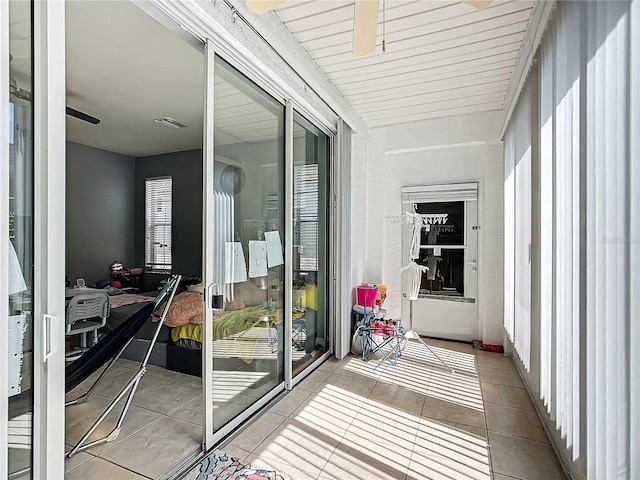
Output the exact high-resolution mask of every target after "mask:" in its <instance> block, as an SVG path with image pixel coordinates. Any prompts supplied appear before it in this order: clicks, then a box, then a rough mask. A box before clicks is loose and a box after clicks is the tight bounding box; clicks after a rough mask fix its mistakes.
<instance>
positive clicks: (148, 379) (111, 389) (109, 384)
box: [93, 368, 166, 398]
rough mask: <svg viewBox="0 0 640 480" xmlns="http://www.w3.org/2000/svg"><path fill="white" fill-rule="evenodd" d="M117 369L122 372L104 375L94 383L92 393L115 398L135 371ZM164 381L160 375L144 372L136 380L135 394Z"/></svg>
mask: <svg viewBox="0 0 640 480" xmlns="http://www.w3.org/2000/svg"><path fill="white" fill-rule="evenodd" d="M119 371H121V372H122V373H120V374H119V375H106V376H105V377H104V378H103V379H101V380H100V382H99V383H98V385H96V388H95V389H94V390H93V391H94V393H97V394H98V395H102V396H104V397H109V398H115V397H116V396H117V395H118V394H119V393H120V391H122V389H123V388H124V387H125V386H126V385H127V383H129V381H131V379H132V378H133V376H134V375H135V373H136V372H135V370H131V369H124V368H123V369H120V370H119ZM109 373H111V372H109ZM165 381H166V380H165V379H164V378H162V377H158V376H156V375H149V374H148V373H145V374H144V375H143V376H142V378H141V379H140V381H139V382H138V388H137V390H136V395H138V394H139V393H140V392H142V391H143V390H146V389H148V388H151V387H153V386H154V385H157V384H159V383H162V382H165ZM127 394H128V393H127Z"/></svg>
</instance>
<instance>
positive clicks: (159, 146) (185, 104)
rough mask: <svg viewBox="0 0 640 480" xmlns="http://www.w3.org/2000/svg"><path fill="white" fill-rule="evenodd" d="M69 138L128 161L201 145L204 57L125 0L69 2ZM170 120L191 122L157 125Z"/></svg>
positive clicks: (67, 3)
mask: <svg viewBox="0 0 640 480" xmlns="http://www.w3.org/2000/svg"><path fill="white" fill-rule="evenodd" d="M66 53H67V62H66V63H67V69H66V70H67V105H68V106H69V107H72V108H75V109H76V110H80V111H82V112H84V113H87V114H89V115H92V116H94V117H97V118H99V119H100V120H101V121H100V123H99V124H98V125H91V124H89V123H86V122H83V121H81V120H78V119H76V118H73V117H69V116H67V139H68V140H70V141H73V142H77V143H81V144H84V145H90V146H92V147H97V148H102V149H105V150H110V151H113V152H117V153H122V154H125V155H130V156H144V155H152V154H159V153H167V152H175V151H181V150H190V149H194V148H201V147H202V128H203V109H204V56H203V53H202V52H199V51H198V50H196V49H195V48H194V47H192V46H191V45H189V44H187V43H186V42H185V41H184V40H182V39H181V38H179V37H178V36H177V35H175V34H174V33H173V32H170V31H169V30H168V29H166V28H165V27H164V26H162V25H161V24H159V23H158V22H156V21H155V20H154V19H152V18H151V17H150V16H149V15H147V14H146V13H144V12H143V11H142V10H140V9H139V8H138V7H136V6H135V5H133V4H132V3H130V2H128V1H72V2H66ZM165 116H169V117H172V118H174V119H176V120H178V121H180V122H182V123H184V124H186V125H188V127H187V128H183V129H174V128H169V127H166V126H163V125H159V124H157V123H155V122H154V121H153V120H154V119H155V118H159V117H165Z"/></svg>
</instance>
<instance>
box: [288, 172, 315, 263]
mask: <svg viewBox="0 0 640 480" xmlns="http://www.w3.org/2000/svg"><path fill="white" fill-rule="evenodd" d="M293 218H294V225H295V228H294V236H295V238H294V244H295V245H296V246H297V252H298V253H297V257H298V258H297V260H298V262H296V264H297V265H299V269H300V270H302V271H312V272H315V271H318V248H319V245H318V164H309V165H298V166H295V167H294V169H293Z"/></svg>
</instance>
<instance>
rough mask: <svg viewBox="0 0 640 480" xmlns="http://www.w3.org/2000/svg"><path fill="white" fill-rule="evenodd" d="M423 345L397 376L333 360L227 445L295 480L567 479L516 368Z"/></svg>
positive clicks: (494, 357)
mask: <svg viewBox="0 0 640 480" xmlns="http://www.w3.org/2000/svg"><path fill="white" fill-rule="evenodd" d="M429 343H430V344H431V345H432V348H434V350H435V351H436V353H438V355H440V356H441V357H442V358H443V359H444V360H445V361H446V362H448V363H449V364H450V365H451V366H452V367H453V368H454V369H455V371H456V373H454V374H451V373H449V372H448V371H447V370H445V369H443V368H442V367H441V366H439V365H437V364H436V363H435V358H434V357H432V356H431V355H430V354H429V352H428V350H427V349H426V348H424V347H423V346H421V345H420V344H418V343H415V342H413V343H411V344H409V345H408V346H407V348H406V349H405V352H404V354H403V356H402V357H401V359H400V361H399V362H398V364H397V365H396V366H392V365H389V364H388V363H384V364H381V365H380V366H379V367H378V368H375V367H376V365H377V362H375V361H374V360H371V361H369V362H363V361H362V360H360V359H359V358H356V357H354V356H349V357H347V358H345V359H344V360H337V359H333V360H330V361H328V362H326V363H325V364H323V365H322V366H321V367H320V368H319V369H318V370H317V371H315V372H314V373H312V374H311V375H310V376H309V377H308V378H306V379H305V380H303V381H302V382H301V383H300V384H299V385H298V386H297V387H296V388H295V389H294V390H292V391H291V392H290V393H288V394H287V395H286V396H285V397H284V398H283V399H281V400H280V401H279V402H277V403H276V404H274V405H273V406H272V407H271V408H270V409H269V410H268V411H267V412H266V413H264V415H262V416H261V417H259V418H258V419H257V420H256V421H255V422H254V423H253V424H252V425H250V426H249V427H247V428H246V429H245V430H244V431H242V432H241V433H240V434H238V435H237V436H236V437H235V438H234V439H232V440H231V441H230V442H229V443H228V444H227V445H225V446H223V447H222V450H224V451H225V452H227V453H229V454H231V455H235V456H238V457H241V458H243V459H244V460H247V461H250V462H253V463H255V464H257V465H262V466H265V467H271V468H275V469H278V470H280V471H282V472H285V473H288V474H289V475H290V476H291V477H292V479H294V480H307V479H314V480H329V479H335V480H348V479H416V480H417V479H449V480H450V479H463V478H464V479H466V478H473V479H494V480H510V479H511V480H512V479H514V478H515V479H524V480H528V479H532V480H533V479H536V480H537V479H565V478H566V477H565V474H564V472H563V470H562V468H561V466H560V463H559V461H558V459H557V457H556V455H555V452H554V450H553V448H552V447H551V445H550V444H549V439H548V438H547V435H546V433H545V430H544V429H543V427H542V424H541V423H540V420H539V418H538V416H537V414H536V412H535V410H534V407H533V404H532V402H531V400H530V399H529V396H528V394H527V391H526V390H525V389H524V385H523V384H522V380H521V379H520V376H519V375H518V373H517V371H516V368H515V365H514V363H513V361H512V360H511V359H510V358H508V357H504V356H503V355H501V354H496V353H489V352H483V351H477V350H473V349H472V348H471V346H470V345H467V344H460V343H455V342H445V341H437V340H434V341H429Z"/></svg>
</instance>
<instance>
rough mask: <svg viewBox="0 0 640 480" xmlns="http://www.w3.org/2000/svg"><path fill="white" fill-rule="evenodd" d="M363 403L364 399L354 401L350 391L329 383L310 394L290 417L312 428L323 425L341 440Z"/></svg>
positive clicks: (325, 429) (324, 429)
mask: <svg viewBox="0 0 640 480" xmlns="http://www.w3.org/2000/svg"><path fill="white" fill-rule="evenodd" d="M363 404H364V401H357V402H354V401H353V398H352V396H351V395H350V394H349V393H348V392H345V391H344V390H342V389H338V388H334V387H333V386H331V385H328V386H326V387H325V388H323V389H322V390H320V391H317V392H314V393H312V394H311V395H309V397H308V398H307V400H305V401H304V402H303V403H302V404H301V405H300V406H299V407H298V408H297V409H296V410H295V411H294V412H293V413H292V414H291V415H290V418H295V419H296V420H297V421H299V422H302V423H304V424H306V425H308V426H310V427H312V428H316V427H317V426H318V425H322V429H323V431H325V432H327V433H328V434H330V435H331V436H332V437H334V438H337V439H338V440H339V439H340V438H342V436H343V435H344V434H345V432H346V431H347V429H348V428H349V425H351V423H352V422H353V419H354V418H355V416H356V415H357V413H358V412H359V411H360V408H361V407H362V405H363Z"/></svg>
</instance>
